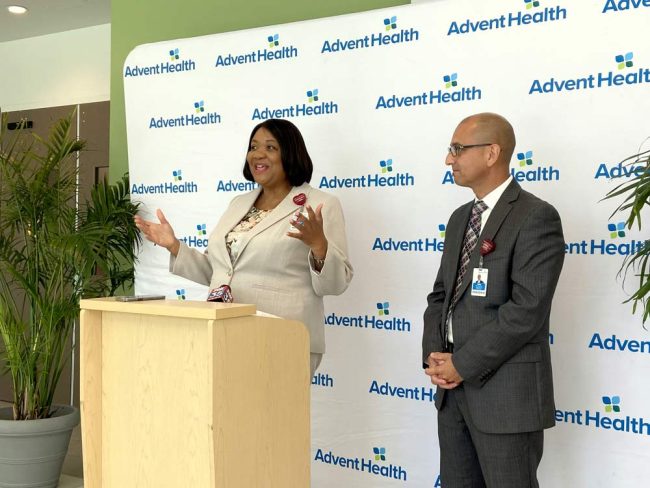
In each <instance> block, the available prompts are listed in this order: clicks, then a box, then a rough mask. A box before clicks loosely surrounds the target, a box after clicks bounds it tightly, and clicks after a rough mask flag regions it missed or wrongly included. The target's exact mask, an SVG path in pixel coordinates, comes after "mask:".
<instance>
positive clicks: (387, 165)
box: [379, 159, 393, 173]
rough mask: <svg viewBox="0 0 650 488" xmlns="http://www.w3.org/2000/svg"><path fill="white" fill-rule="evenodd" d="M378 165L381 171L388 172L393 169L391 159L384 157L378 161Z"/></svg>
mask: <svg viewBox="0 0 650 488" xmlns="http://www.w3.org/2000/svg"><path fill="white" fill-rule="evenodd" d="M379 167H380V168H381V172H382V173H390V172H392V171H393V160H392V159H385V160H381V161H379Z"/></svg>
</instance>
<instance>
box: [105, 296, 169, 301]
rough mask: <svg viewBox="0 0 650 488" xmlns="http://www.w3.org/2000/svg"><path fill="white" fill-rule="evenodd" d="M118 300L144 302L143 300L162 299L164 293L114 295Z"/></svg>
mask: <svg viewBox="0 0 650 488" xmlns="http://www.w3.org/2000/svg"><path fill="white" fill-rule="evenodd" d="M115 299H116V300H117V301H118V302H144V301H145V300H164V299H165V295H129V296H119V297H115Z"/></svg>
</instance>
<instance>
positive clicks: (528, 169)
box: [442, 151, 560, 185]
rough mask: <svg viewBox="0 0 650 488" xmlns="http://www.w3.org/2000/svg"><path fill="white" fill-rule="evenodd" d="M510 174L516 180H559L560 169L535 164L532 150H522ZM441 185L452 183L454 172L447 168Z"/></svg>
mask: <svg viewBox="0 0 650 488" xmlns="http://www.w3.org/2000/svg"><path fill="white" fill-rule="evenodd" d="M510 174H511V175H512V177H513V178H514V179H515V180H517V181H520V182H521V181H529V182H541V181H559V180H560V170H559V169H557V168H554V167H553V165H549V166H545V165H539V164H535V163H534V161H533V151H524V152H520V153H517V164H516V165H515V167H514V168H510ZM442 184H443V185H454V184H455V182H454V174H453V172H452V171H450V170H447V171H445V174H444V175H443V177H442Z"/></svg>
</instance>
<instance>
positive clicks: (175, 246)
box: [167, 239, 181, 257]
mask: <svg viewBox="0 0 650 488" xmlns="http://www.w3.org/2000/svg"><path fill="white" fill-rule="evenodd" d="M180 249H181V241H179V240H178V239H176V240H175V241H174V243H173V244H172V245H171V246H169V247H168V248H167V250H168V251H169V252H170V253H171V254H172V256H174V257H176V256H178V251H180Z"/></svg>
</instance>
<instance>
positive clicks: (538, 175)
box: [510, 151, 560, 181]
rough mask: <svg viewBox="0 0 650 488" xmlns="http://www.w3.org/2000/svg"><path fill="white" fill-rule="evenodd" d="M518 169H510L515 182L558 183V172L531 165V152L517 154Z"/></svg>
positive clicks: (551, 167) (557, 170)
mask: <svg viewBox="0 0 650 488" xmlns="http://www.w3.org/2000/svg"><path fill="white" fill-rule="evenodd" d="M517 161H518V163H519V169H516V168H510V174H511V175H512V177H513V178H514V179H515V180H517V181H559V180H560V170H559V169H556V168H554V167H553V165H550V166H541V165H533V151H525V152H520V153H517Z"/></svg>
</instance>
